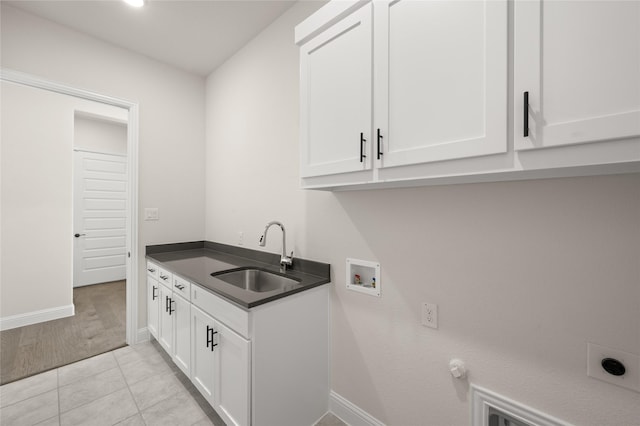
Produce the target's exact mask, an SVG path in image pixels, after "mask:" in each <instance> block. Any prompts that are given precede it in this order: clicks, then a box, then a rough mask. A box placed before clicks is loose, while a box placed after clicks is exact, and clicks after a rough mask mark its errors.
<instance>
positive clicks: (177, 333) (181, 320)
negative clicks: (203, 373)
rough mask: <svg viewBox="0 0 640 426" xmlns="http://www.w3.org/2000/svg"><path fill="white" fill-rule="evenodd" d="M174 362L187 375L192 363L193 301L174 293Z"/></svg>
mask: <svg viewBox="0 0 640 426" xmlns="http://www.w3.org/2000/svg"><path fill="white" fill-rule="evenodd" d="M173 301H174V304H173V306H174V310H173V313H172V316H173V362H175V363H176V365H177V366H178V368H180V370H182V372H183V373H184V374H186V376H187V377H189V376H190V373H189V368H190V365H191V303H190V302H188V301H187V300H185V299H184V298H183V297H181V296H179V295H177V294H176V293H173Z"/></svg>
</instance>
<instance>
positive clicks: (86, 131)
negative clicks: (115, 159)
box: [73, 114, 127, 155]
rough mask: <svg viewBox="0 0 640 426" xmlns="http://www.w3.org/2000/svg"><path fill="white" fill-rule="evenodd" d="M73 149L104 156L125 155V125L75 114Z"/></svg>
mask: <svg viewBox="0 0 640 426" xmlns="http://www.w3.org/2000/svg"><path fill="white" fill-rule="evenodd" d="M73 147H74V148H80V149H85V150H88V151H95V152H102V153H106V154H121V155H126V154H127V125H126V124H125V123H117V122H114V121H108V120H103V119H102V120H101V119H98V118H91V117H86V116H83V115H82V114H75V120H74V123H73Z"/></svg>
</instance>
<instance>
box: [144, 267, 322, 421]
mask: <svg viewBox="0 0 640 426" xmlns="http://www.w3.org/2000/svg"><path fill="white" fill-rule="evenodd" d="M152 269H153V268H152ZM156 269H158V270H159V271H160V272H159V273H158V274H157V276H158V280H157V281H156V280H155V279H154V276H153V274H151V273H150V274H149V276H148V279H147V286H148V287H147V295H148V297H147V303H148V308H147V309H148V312H149V332H150V333H151V334H152V335H153V336H154V337H156V339H157V340H158V342H159V343H160V345H161V346H162V347H163V348H164V350H165V351H166V352H167V353H168V354H170V355H171V357H172V359H173V361H174V362H175V363H176V365H177V366H178V367H179V368H180V369H181V370H182V371H183V372H184V373H185V374H186V375H187V376H188V377H189V378H190V379H191V381H192V382H193V384H194V385H195V387H196V388H197V389H198V391H200V393H201V394H202V395H203V396H204V397H205V399H206V400H207V401H208V402H209V404H211V406H212V407H213V408H214V409H215V410H216V412H217V413H218V414H219V415H220V417H221V418H222V419H223V420H224V421H225V423H226V424H227V425H230V426H231V425H234V426H250V425H253V426H272V425H278V426H300V425H312V424H314V423H315V422H316V421H317V420H318V419H319V418H321V417H322V416H323V415H324V414H325V413H326V412H327V410H328V406H329V405H328V404H329V290H328V286H320V287H316V288H313V289H309V290H306V291H303V292H300V293H297V294H293V295H290V296H287V297H283V298H281V299H278V300H274V301H272V302H269V303H266V304H263V305H259V306H256V307H253V308H250V309H248V310H246V309H242V308H240V307H239V306H237V305H235V304H233V303H231V302H229V301H227V300H226V299H224V298H222V297H220V296H217V295H215V294H213V293H212V292H210V291H207V290H205V289H203V288H202V287H199V286H197V285H194V284H191V283H189V282H187V281H185V280H183V279H181V278H179V277H177V276H173V275H172V274H171V273H170V272H169V271H166V270H164V269H162V268H156ZM161 276H164V277H167V279H162V280H161ZM170 285H171V286H172V287H173V288H172V287H171V286H170Z"/></svg>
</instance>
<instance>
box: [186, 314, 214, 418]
mask: <svg viewBox="0 0 640 426" xmlns="http://www.w3.org/2000/svg"><path fill="white" fill-rule="evenodd" d="M214 325H215V324H214V321H213V318H211V317H210V316H209V315H207V314H206V313H204V312H203V311H201V310H200V309H198V308H197V307H195V306H193V305H192V306H191V381H192V382H193V384H194V385H195V387H196V388H197V389H198V390H199V391H200V393H201V394H202V396H204V397H205V399H206V400H207V401H208V402H209V404H211V406H212V407H215V405H214V398H213V396H214V395H213V392H214V379H215V375H214V355H215V352H214V350H215V348H216V347H215V346H213V347H212V345H213V343H212V338H213V337H215V335H213V331H212V330H213V328H214Z"/></svg>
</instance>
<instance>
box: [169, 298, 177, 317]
mask: <svg viewBox="0 0 640 426" xmlns="http://www.w3.org/2000/svg"><path fill="white" fill-rule="evenodd" d="M174 303H176V301H175V300H173V299H172V298H169V315H171V314H172V313H174V312H175V311H176V310H175V309H174V307H173V304H174Z"/></svg>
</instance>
